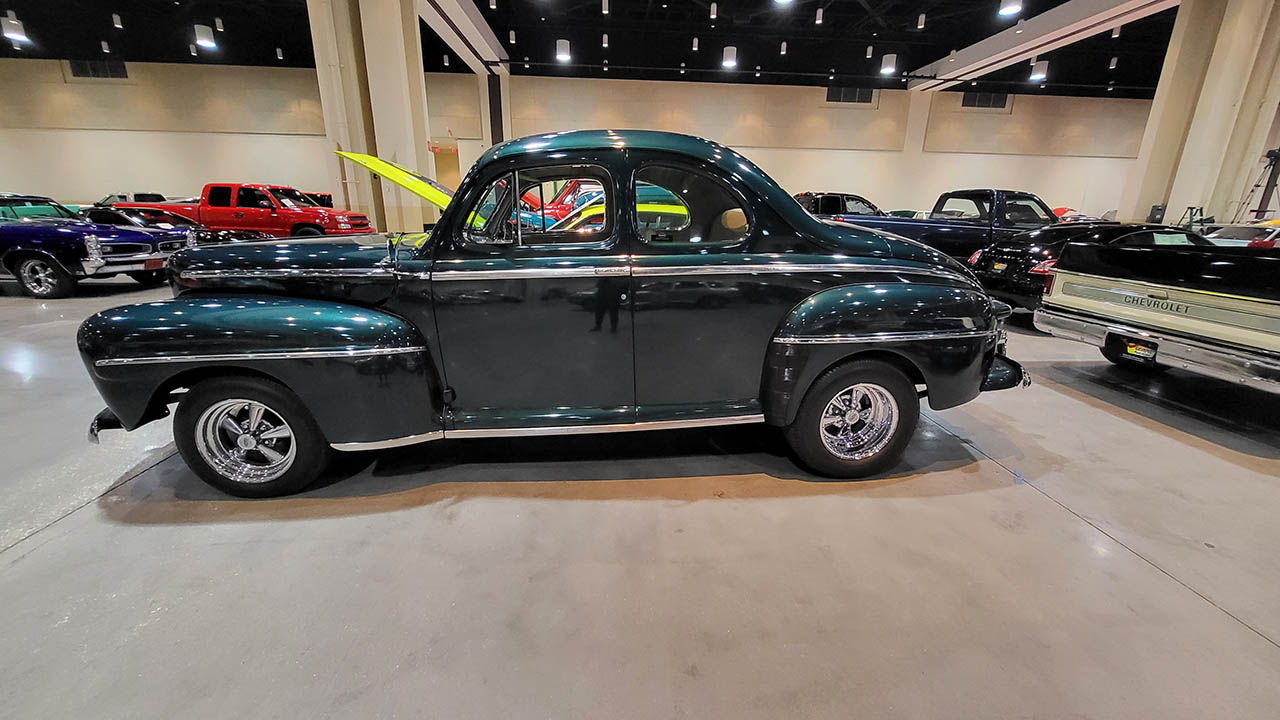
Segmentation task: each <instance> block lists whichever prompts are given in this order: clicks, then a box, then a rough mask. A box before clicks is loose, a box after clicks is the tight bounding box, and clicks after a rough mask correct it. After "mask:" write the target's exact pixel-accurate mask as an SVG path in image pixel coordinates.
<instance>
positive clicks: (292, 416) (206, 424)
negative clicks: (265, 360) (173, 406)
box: [173, 377, 329, 498]
mask: <svg viewBox="0 0 1280 720" xmlns="http://www.w3.org/2000/svg"><path fill="white" fill-rule="evenodd" d="M173 439H174V442H175V443H176V444H177V446H178V452H180V453H181V454H182V459H183V460H185V461H186V463H187V466H188V467H190V468H191V469H192V470H193V471H195V473H196V474H197V475H199V476H200V479H202V480H204V481H205V482H207V483H209V484H210V485H212V486H213V487H215V488H217V489H219V490H222V491H223V492H226V493H229V494H231V495H237V496H240V497H252V498H262V497H274V496H277V495H288V494H290V493H295V492H298V491H300V490H302V489H303V488H305V487H307V486H308V485H310V484H311V483H312V482H314V481H315V479H316V477H318V476H319V475H320V473H321V472H322V471H323V470H324V468H325V465H327V464H328V459H329V445H328V443H327V442H326V441H325V438H324V434H323V433H322V432H321V431H320V428H319V426H318V425H316V422H315V419H314V418H312V416H311V413H310V412H309V411H308V410H307V408H306V406H304V405H303V404H302V401H301V400H299V399H298V396H296V395H294V394H293V393H292V392H291V391H290V390H289V389H288V388H286V387H284V386H283V385H280V384H279V383H276V382H272V381H270V380H265V379H261V378H253V377H228V378H213V379H210V380H205V381H203V382H200V383H198V384H197V385H196V386H195V387H193V388H191V389H190V390H189V391H188V392H187V394H186V395H185V396H183V398H182V401H181V402H180V403H179V404H178V410H177V412H176V413H175V414H174V418H173Z"/></svg>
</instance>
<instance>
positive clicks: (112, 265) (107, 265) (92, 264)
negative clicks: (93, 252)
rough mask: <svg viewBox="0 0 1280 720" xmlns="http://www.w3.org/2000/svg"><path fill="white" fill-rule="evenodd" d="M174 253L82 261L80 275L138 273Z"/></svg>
mask: <svg viewBox="0 0 1280 720" xmlns="http://www.w3.org/2000/svg"><path fill="white" fill-rule="evenodd" d="M172 254H173V253H167V252H158V253H151V254H150V255H126V256H124V257H121V258H119V259H118V260H117V259H115V258H112V259H110V260H108V259H106V258H103V259H101V260H94V259H90V260H82V261H80V274H81V275H83V276H85V277H93V276H95V275H114V274H116V273H122V272H136V271H138V270H145V269H146V268H145V265H146V262H147V261H148V260H164V259H167V258H168V257H169V256H170V255H172Z"/></svg>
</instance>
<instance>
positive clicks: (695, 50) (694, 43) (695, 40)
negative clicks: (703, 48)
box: [693, 38, 698, 52]
mask: <svg viewBox="0 0 1280 720" xmlns="http://www.w3.org/2000/svg"><path fill="white" fill-rule="evenodd" d="M693 51H694V52H697V51H698V38H694V39H693Z"/></svg>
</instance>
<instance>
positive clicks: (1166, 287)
mask: <svg viewBox="0 0 1280 720" xmlns="http://www.w3.org/2000/svg"><path fill="white" fill-rule="evenodd" d="M1053 273H1054V274H1055V275H1063V276H1066V275H1074V276H1076V277H1085V278H1092V279H1094V280H1104V281H1106V282H1112V283H1132V284H1134V285H1142V286H1143V287H1149V288H1156V289H1158V290H1163V291H1165V292H1168V291H1169V290H1170V289H1172V290H1175V291H1177V292H1185V293H1196V294H1198V295H1208V296H1209V297H1221V298H1230V299H1232V300H1247V301H1249V302H1256V303H1266V304H1268V305H1280V300H1269V299H1267V298H1257V297H1249V296H1248V295H1232V294H1231V293H1220V292H1213V291H1211V290H1196V289H1194V288H1185V287H1180V286H1177V285H1160V284H1159V283H1153V282H1147V281H1145V280H1130V279H1129V278H1121V277H1108V276H1106V275H1094V274H1092V273H1082V272H1076V271H1074V270H1058V269H1057V268H1054V270H1053Z"/></svg>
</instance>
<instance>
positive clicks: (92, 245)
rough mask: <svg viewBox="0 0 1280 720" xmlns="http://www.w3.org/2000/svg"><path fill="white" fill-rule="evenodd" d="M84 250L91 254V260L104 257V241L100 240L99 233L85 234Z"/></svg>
mask: <svg viewBox="0 0 1280 720" xmlns="http://www.w3.org/2000/svg"><path fill="white" fill-rule="evenodd" d="M84 250H85V252H86V253H88V254H89V259H90V260H101V259H102V243H101V242H99V241H98V236H97V235H85V236H84Z"/></svg>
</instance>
